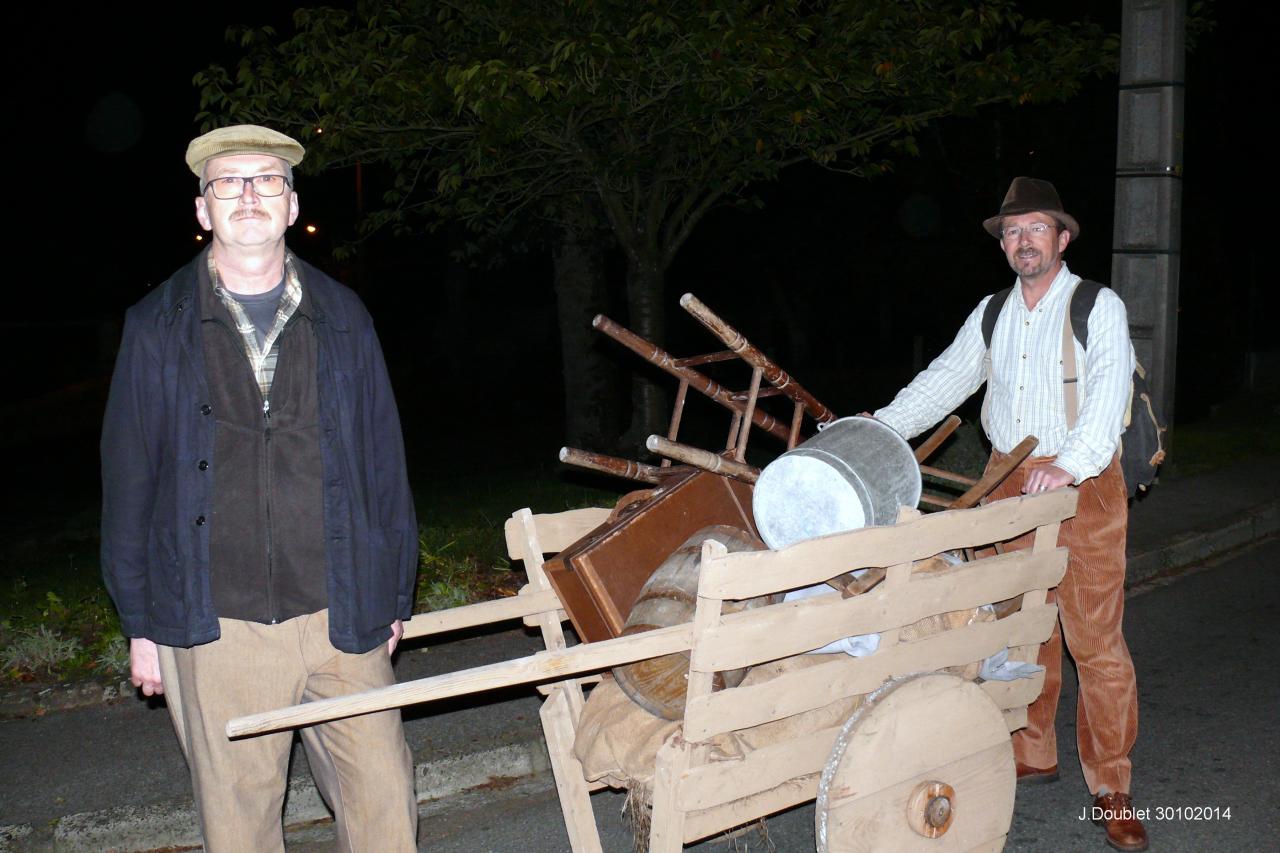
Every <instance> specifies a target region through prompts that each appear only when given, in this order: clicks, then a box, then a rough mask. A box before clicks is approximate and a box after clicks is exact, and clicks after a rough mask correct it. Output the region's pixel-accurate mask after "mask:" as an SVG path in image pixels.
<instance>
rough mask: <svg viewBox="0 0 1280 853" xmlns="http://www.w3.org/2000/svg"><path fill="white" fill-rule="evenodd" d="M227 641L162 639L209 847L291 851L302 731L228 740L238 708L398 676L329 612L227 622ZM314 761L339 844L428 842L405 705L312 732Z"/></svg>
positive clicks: (398, 846)
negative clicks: (292, 756) (289, 831)
mask: <svg viewBox="0 0 1280 853" xmlns="http://www.w3.org/2000/svg"><path fill="white" fill-rule="evenodd" d="M218 623H219V626H220V627H221V629H222V636H221V638H219V639H218V640H215V641H214V642H212V643H207V644H205V645H200V646H194V647H192V648H189V649H180V648H170V647H168V646H161V647H160V651H161V654H160V665H161V677H162V679H163V681H164V686H165V698H166V701H167V703H168V705H169V715H170V717H171V719H172V720H173V727H174V730H175V731H176V732H177V734H178V741H179V742H180V743H181V745H182V750H183V753H184V754H185V755H186V758H187V764H188V765H189V766H190V768H191V783H192V788H193V791H194V794H195V801H196V811H197V812H198V814H199V817H200V831H201V833H202V835H203V836H204V846H205V850H207V851H210V853H243V851H248V850H252V851H255V853H257V851H279V853H283V851H284V833H283V828H282V808H283V805H284V798H285V790H286V786H287V782H288V765H289V751H290V748H291V746H292V744H293V733H292V732H291V731H284V732H274V733H271V734H266V735H259V736H257V737H248V738H242V739H239V740H234V741H233V740H228V739H227V735H226V725H227V722H228V721H229V720H231V719H233V718H235V717H239V716H243V715H246V714H254V713H259V712H262V711H269V710H273V709H276V708H282V707H285V706H287V705H295V704H297V703H299V702H306V701H314V700H317V699H325V698H329V697H332V696H340V695H344V694H348V693H355V692H358V691H362V690H370V689H373V688H375V687H385V686H387V685H389V684H392V683H394V680H395V678H394V675H393V674H392V671H391V659H390V656H389V655H388V654H387V647H386V645H384V644H381V643H380V644H379V645H378V646H377V647H376V648H374V649H372V650H371V651H369V652H366V653H365V654H362V655H353V654H347V653H346V652H342V651H339V650H337V649H335V648H334V647H333V646H332V645H331V644H330V643H329V612H328V611H327V610H322V611H320V612H318V613H312V614H310V615H307V616H300V617H297V618H295V619H290V620H288V621H286V622H281V623H279V624H276V625H262V624H258V623H256V622H242V621H239V620H234V619H219V620H218ZM301 734H302V742H303V745H304V746H305V747H306V750H307V762H308V764H309V765H310V766H311V774H312V776H313V777H314V778H315V780H316V786H317V787H318V788H319V789H320V793H321V795H322V796H323V797H324V799H325V801H326V802H327V803H328V804H329V807H330V808H332V809H333V812H334V817H335V830H336V834H337V840H338V849H339V850H342V851H352V853H363V851H377V853H382V851H415V850H417V841H416V836H417V826H418V804H417V798H416V796H415V795H414V788H413V759H412V756H411V755H410V753H409V747H408V745H407V744H406V743H405V739H404V729H403V728H402V727H401V724H400V712H399V711H398V710H391V711H382V712H379V713H376V714H365V715H363V716H357V717H349V718H347V719H344V720H334V721H333V722H329V723H321V724H319V725H316V726H311V727H309V728H305V729H302V730H301Z"/></svg>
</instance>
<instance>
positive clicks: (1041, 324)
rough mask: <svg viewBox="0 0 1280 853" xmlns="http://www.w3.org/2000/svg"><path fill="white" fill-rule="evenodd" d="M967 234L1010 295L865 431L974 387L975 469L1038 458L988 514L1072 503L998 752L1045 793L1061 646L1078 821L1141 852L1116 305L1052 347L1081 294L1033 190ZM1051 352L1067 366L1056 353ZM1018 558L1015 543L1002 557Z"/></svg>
mask: <svg viewBox="0 0 1280 853" xmlns="http://www.w3.org/2000/svg"><path fill="white" fill-rule="evenodd" d="M983 227H984V228H985V229H986V230H987V232H988V233H989V234H991V235H992V236H993V237H995V238H996V239H997V240H998V241H999V245H1000V250H1001V251H1002V252H1003V253H1004V256H1005V259H1006V260H1007V261H1008V262H1009V266H1011V267H1012V268H1013V271H1014V272H1015V273H1017V280H1016V281H1015V282H1014V285H1013V287H1012V289H1010V290H1007V291H1002V292H1001V293H997V294H992V295H991V296H987V297H986V298H984V299H983V300H982V301H981V302H980V303H978V307H977V308H975V309H974V310H973V312H972V313H971V314H970V315H969V317H968V319H967V320H966V321H965V323H964V326H963V327H962V328H961V329H960V332H959V334H958V335H957V336H956V339H955V341H954V342H953V343H952V344H951V346H949V347H948V348H947V349H946V351H944V352H943V353H942V355H940V356H938V358H936V359H935V360H934V361H933V363H931V364H930V365H929V367H928V368H926V369H925V370H924V371H923V372H922V373H920V375H918V376H917V377H916V378H915V379H913V380H912V381H911V384H909V385H908V386H907V387H906V388H904V389H902V391H900V392H899V393H898V395H897V396H896V397H895V398H894V400H893V402H892V403H890V404H889V405H888V406H886V407H885V408H883V409H880V410H879V411H877V412H875V415H874V416H875V417H876V418H878V419H880V420H881V421H883V422H884V423H886V424H888V425H889V426H891V427H893V428H894V429H896V430H897V431H898V432H900V433H902V434H903V435H904V436H906V437H908V438H910V437H912V436H915V435H918V434H920V433H921V432H923V431H924V430H925V429H928V428H929V427H931V426H932V425H934V424H935V423H937V422H938V421H940V420H941V419H942V418H943V417H945V416H946V415H947V414H948V413H950V412H951V411H952V410H953V409H955V408H956V407H957V406H959V405H960V404H961V403H962V402H964V400H965V399H967V398H968V397H969V396H970V395H971V394H972V393H973V392H974V391H976V390H977V389H978V387H979V386H981V385H982V383H983V382H986V383H987V395H986V399H985V400H984V402H983V415H982V423H983V427H984V429H985V430H986V433H987V437H988V438H989V439H990V441H991V446H992V454H991V462H990V463H988V464H989V467H990V466H994V465H996V464H997V463H999V462H1001V461H1002V460H1003V459H1005V458H1006V457H1007V454H1008V453H1009V452H1010V451H1012V450H1013V448H1014V446H1015V445H1017V444H1018V443H1019V442H1020V441H1021V440H1022V439H1023V438H1024V437H1026V436H1028V435H1034V436H1036V437H1037V438H1039V441H1040V443H1039V445H1038V447H1037V449H1036V451H1035V452H1036V453H1037V454H1039V455H1037V456H1033V457H1030V458H1028V459H1027V460H1026V461H1025V462H1023V464H1022V465H1020V466H1019V467H1018V468H1017V469H1016V470H1015V471H1014V472H1013V474H1011V475H1010V476H1009V478H1008V479H1007V480H1005V482H1004V483H1002V484H1001V485H1000V486H999V487H998V488H997V489H996V490H995V491H994V492H992V494H991V499H992V500H998V499H1000V498H1005V497H1011V496H1013V495H1016V494H1019V493H1023V494H1034V493H1037V492H1044V491H1048V490H1050V489H1058V488H1062V487H1064V486H1070V485H1075V486H1076V487H1077V488H1078V490H1079V500H1078V505H1077V514H1076V516H1075V518H1072V519H1068V520H1067V521H1065V522H1063V524H1062V527H1061V532H1060V535H1059V539H1058V544H1059V545H1064V546H1067V547H1068V548H1069V549H1070V558H1069V561H1068V563H1067V570H1066V574H1065V575H1064V577H1063V579H1062V583H1061V584H1060V585H1059V586H1058V588H1057V590H1056V598H1057V602H1058V608H1059V615H1060V626H1058V625H1055V626H1054V631H1053V635H1052V636H1051V637H1050V638H1049V640H1048V642H1046V643H1045V644H1044V646H1043V647H1042V649H1041V651H1040V658H1039V662H1040V663H1041V664H1042V665H1043V666H1044V667H1045V670H1046V672H1045V684H1044V692H1043V694H1042V695H1041V696H1040V698H1039V699H1038V700H1036V701H1035V702H1034V703H1033V704H1032V705H1031V706H1030V709H1029V710H1028V714H1027V727H1026V728H1025V729H1023V730H1021V731H1018V732H1016V733H1015V734H1014V738H1013V741H1014V754H1015V757H1016V760H1017V775H1018V781H1019V782H1021V783H1036V782H1040V783H1043V782H1052V781H1055V780H1056V779H1057V778H1058V752H1057V741H1056V738H1055V735H1054V717H1055V715H1056V713H1057V706H1058V694H1059V692H1060V689H1061V685H1062V641H1063V638H1064V637H1065V638H1066V645H1067V649H1068V650H1069V651H1070V652H1071V655H1072V657H1073V658H1074V659H1075V662H1076V666H1077V669H1078V671H1079V678H1080V701H1079V704H1078V709H1077V716H1078V719H1077V740H1078V747H1079V757H1080V765H1081V767H1082V769H1083V771H1084V778H1085V782H1086V784H1087V785H1088V786H1089V790H1090V791H1091V792H1092V793H1093V794H1094V795H1095V797H1096V799H1095V802H1094V805H1095V806H1097V807H1098V808H1096V809H1094V810H1091V812H1090V814H1091V815H1097V816H1101V820H1099V821H1098V822H1100V823H1101V824H1103V826H1104V829H1105V830H1106V833H1107V839H1106V840H1107V843H1108V844H1110V845H1111V846H1112V847H1114V848H1116V849H1118V850H1144V849H1146V846H1147V836H1146V831H1145V830H1144V828H1143V826H1142V823H1141V822H1140V821H1139V820H1138V819H1137V817H1136V815H1135V814H1134V810H1133V806H1132V800H1131V799H1130V775H1131V768H1130V762H1129V753H1130V751H1131V750H1132V748H1133V744H1134V741H1135V739H1136V738H1137V732H1138V690H1137V683H1136V681H1135V679H1134V670H1133V661H1132V660H1131V659H1130V657H1129V649H1128V646H1127V645H1126V644H1125V641H1124V635H1123V633H1122V626H1121V622H1122V620H1123V615H1124V576H1125V538H1126V533H1127V530H1128V492H1127V490H1126V488H1125V483H1124V476H1123V473H1122V472H1121V468H1120V461H1119V458H1118V455H1117V448H1118V444H1119V440H1120V434H1121V432H1122V431H1123V428H1124V419H1125V416H1126V414H1127V413H1128V410H1129V392H1130V380H1131V376H1132V374H1133V370H1134V353H1133V346H1132V344H1131V343H1130V340H1129V325H1128V319H1127V317H1126V314H1125V308H1124V303H1123V302H1121V300H1120V298H1119V297H1117V296H1116V295H1115V294H1114V293H1113V292H1112V291H1110V290H1108V289H1106V288H1100V289H1099V288H1096V287H1093V288H1088V289H1090V290H1094V291H1096V293H1097V296H1096V300H1095V302H1094V304H1093V307H1092V310H1091V311H1090V312H1089V313H1088V315H1087V316H1088V320H1087V326H1088V329H1087V335H1081V334H1080V333H1079V331H1077V332H1076V333H1075V334H1074V336H1073V337H1068V336H1067V335H1064V328H1065V326H1066V323H1067V320H1068V318H1069V317H1070V316H1071V313H1072V312H1071V304H1072V298H1073V294H1074V292H1075V291H1076V288H1077V285H1079V284H1080V283H1081V279H1080V277H1079V276H1077V275H1074V274H1072V272H1071V271H1070V270H1069V269H1067V265H1066V263H1064V262H1063V259H1062V256H1063V253H1064V252H1065V251H1066V249H1067V246H1068V245H1069V244H1070V243H1071V242H1072V241H1074V240H1075V239H1077V238H1078V237H1079V235H1080V225H1079V224H1078V223H1077V222H1076V220H1075V218H1074V217H1072V216H1071V215H1070V214H1068V213H1066V212H1065V211H1064V210H1063V208H1062V202H1061V200H1060V199H1059V197H1058V192H1057V190H1056V189H1054V186H1053V184H1051V183H1049V182H1048V181H1042V180H1037V179H1035V178H1015V179H1014V181H1013V183H1012V185H1011V186H1010V187H1009V192H1008V193H1007V194H1006V196H1005V199H1004V203H1003V205H1002V206H1001V208H1000V212H999V213H998V214H996V215H995V216H993V217H991V218H989V219H987V220H986V221H985V222H984V223H983ZM1084 291H1085V288H1082V293H1083V292H1084ZM988 306H990V310H988ZM992 321H994V326H992V325H991V323H992ZM1081 331H1082V330H1081ZM1070 334H1071V333H1068V335H1070ZM1082 338H1084V340H1087V344H1088V345H1087V347H1086V346H1084V345H1083V344H1082V343H1081V339H1082ZM1064 340H1065V341H1067V342H1068V344H1069V345H1070V346H1071V347H1072V350H1071V351H1070V352H1064V346H1065V345H1066V344H1064ZM1071 357H1074V362H1075V364H1076V365H1077V372H1076V373H1075V374H1074V376H1076V377H1078V380H1077V381H1075V382H1070V384H1068V383H1069V380H1068V378H1067V374H1066V372H1065V371H1064V362H1065V365H1066V366H1067V368H1066V369H1067V370H1069V365H1070V364H1071V361H1070V358H1071ZM1030 544H1031V537H1030V536H1027V537H1023V539H1022V540H1021V541H1018V542H1015V543H1010V544H1009V545H1008V546H1007V547H1011V548H1018V547H1028V546H1030ZM1053 594H1054V593H1051V596H1052V595H1053ZM1051 600H1052V598H1051Z"/></svg>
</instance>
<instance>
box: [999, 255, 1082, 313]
mask: <svg viewBox="0 0 1280 853" xmlns="http://www.w3.org/2000/svg"><path fill="white" fill-rule="evenodd" d="M1076 280H1077V277H1076V276H1075V275H1073V274H1072V272H1071V270H1069V269H1067V262H1066V261H1063V262H1062V267H1061V268H1059V270H1058V274H1057V275H1055V276H1054V277H1053V281H1052V282H1051V283H1050V284H1049V290H1048V292H1047V293H1045V295H1044V296H1042V297H1041V298H1040V301H1039V302H1038V303H1037V304H1036V307H1037V308H1040V307H1042V306H1045V305H1051V304H1053V303H1054V302H1056V301H1057V300H1059V299H1062V298H1063V293H1064V292H1065V293H1070V292H1071V291H1072V290H1074V289H1075V282H1076ZM1013 287H1014V290H1016V291H1017V293H1018V304H1019V305H1021V306H1022V309H1023V310H1024V311H1025V310H1027V302H1026V300H1025V299H1023V298H1022V279H1021V278H1016V279H1014V282H1013Z"/></svg>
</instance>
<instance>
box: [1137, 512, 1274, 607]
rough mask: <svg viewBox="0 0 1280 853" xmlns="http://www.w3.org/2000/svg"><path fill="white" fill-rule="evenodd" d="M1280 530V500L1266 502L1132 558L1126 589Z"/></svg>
mask: <svg viewBox="0 0 1280 853" xmlns="http://www.w3.org/2000/svg"><path fill="white" fill-rule="evenodd" d="M1278 531H1280V500H1271V501H1263V502H1262V503H1260V504H1257V505H1255V506H1253V507H1250V508H1249V509H1247V510H1245V511H1244V512H1243V513H1241V514H1240V517H1239V518H1237V519H1236V520H1235V521H1233V522H1230V523H1228V524H1225V525H1222V526H1221V527H1214V528H1211V529H1206V530H1192V531H1188V532H1186V533H1181V534H1178V535H1177V536H1174V537H1173V538H1172V539H1171V540H1170V541H1169V542H1167V543H1165V544H1164V545H1162V546H1160V547H1159V548H1155V549H1153V550H1151V551H1147V552H1145V553H1142V554H1134V555H1131V556H1130V557H1129V560H1128V571H1127V573H1126V578H1125V586H1135V585H1137V584H1140V583H1143V582H1144V581H1148V580H1150V579H1151V578H1153V577H1156V576H1157V575H1162V574H1165V573H1166V572H1171V571H1177V570H1178V569H1182V568H1186V567H1187V566H1190V565H1192V564H1194V563H1198V562H1200V561H1202V560H1206V559H1208V558H1209V557H1212V556H1214V555H1216V554H1220V553H1223V552H1224V551H1230V550H1232V549H1234V548H1239V547H1240V546H1242V545H1247V544H1249V543H1250V542H1256V541H1258V540H1259V539H1263V538H1265V537H1267V536H1270V535H1272V534H1273V533H1276V532H1278Z"/></svg>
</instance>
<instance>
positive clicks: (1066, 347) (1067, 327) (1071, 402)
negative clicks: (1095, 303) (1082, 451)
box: [1062, 289, 1092, 430]
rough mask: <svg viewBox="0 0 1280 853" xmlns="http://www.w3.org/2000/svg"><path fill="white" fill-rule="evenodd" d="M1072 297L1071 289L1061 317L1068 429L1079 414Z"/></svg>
mask: <svg viewBox="0 0 1280 853" xmlns="http://www.w3.org/2000/svg"><path fill="white" fill-rule="evenodd" d="M1074 297H1075V290H1074V289H1073V290H1072V291H1071V295H1070V296H1068V297H1067V300H1068V302H1067V306H1068V307H1067V311H1066V313H1065V314H1063V317H1062V397H1063V402H1064V403H1065V404H1066V414H1067V429H1068V430H1071V429H1074V428H1075V425H1076V417H1077V416H1078V415H1079V414H1080V400H1079V397H1078V396H1077V393H1076V386H1077V385H1078V384H1079V379H1080V375H1079V373H1078V372H1077V371H1076V346H1075V344H1076V342H1075V335H1074V334H1072V329H1071V300H1072V299H1073V298H1074ZM1091 307H1092V306H1091ZM1086 316H1087V315H1086Z"/></svg>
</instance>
